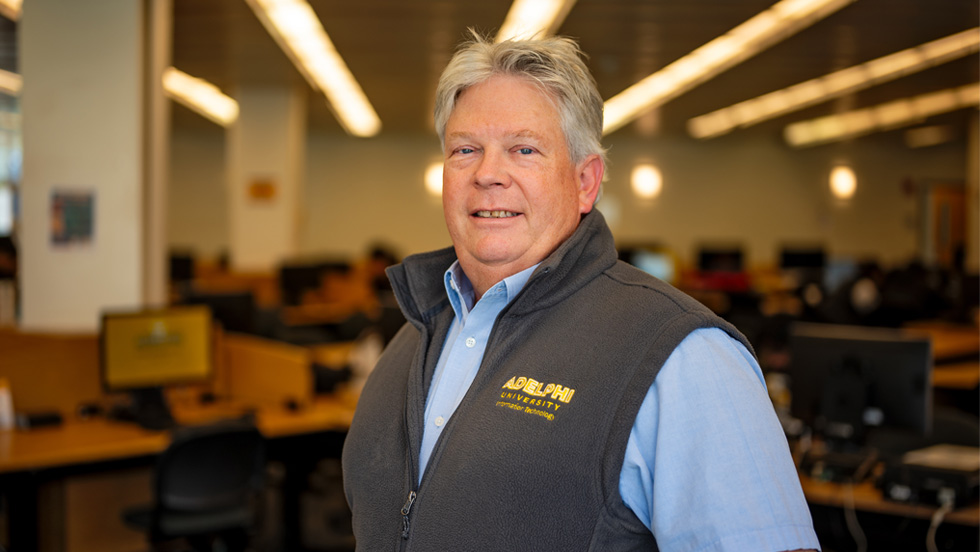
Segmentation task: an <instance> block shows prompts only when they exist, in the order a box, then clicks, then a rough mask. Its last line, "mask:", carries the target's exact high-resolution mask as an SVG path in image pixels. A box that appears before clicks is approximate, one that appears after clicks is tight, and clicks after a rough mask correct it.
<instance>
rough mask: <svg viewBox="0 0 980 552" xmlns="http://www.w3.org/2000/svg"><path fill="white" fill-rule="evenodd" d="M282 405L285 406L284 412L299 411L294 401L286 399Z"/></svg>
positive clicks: (297, 403) (296, 402)
mask: <svg viewBox="0 0 980 552" xmlns="http://www.w3.org/2000/svg"><path fill="white" fill-rule="evenodd" d="M282 405H283V406H285V407H286V410H288V411H290V412H297V411H299V409H300V404H299V401H297V400H296V399H286V400H285V401H283V403H282Z"/></svg>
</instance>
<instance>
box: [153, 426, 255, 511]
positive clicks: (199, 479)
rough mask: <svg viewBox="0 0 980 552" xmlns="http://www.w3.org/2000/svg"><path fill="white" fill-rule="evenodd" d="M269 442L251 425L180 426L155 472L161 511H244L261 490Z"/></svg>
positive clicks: (158, 504)
mask: <svg viewBox="0 0 980 552" xmlns="http://www.w3.org/2000/svg"><path fill="white" fill-rule="evenodd" d="M264 465H265V441H264V440H263V438H262V434H261V433H259V431H258V430H257V429H256V428H255V426H254V424H252V423H251V422H249V421H244V420H235V421H228V422H221V423H217V424H211V425H206V426H197V427H188V428H181V429H178V430H176V431H175V432H174V436H173V441H172V442H171V444H170V446H169V447H168V448H167V450H166V451H164V453H163V454H162V455H161V457H160V459H159V461H158V463H157V468H156V500H157V506H158V508H157V509H158V510H163V511H180V512H188V513H193V512H205V511H210V510H219V509H222V508H234V507H240V506H242V505H243V504H246V503H247V502H248V501H249V499H250V498H251V497H252V496H253V495H254V494H255V493H256V492H257V491H258V490H259V489H261V487H262V484H263V480H264Z"/></svg>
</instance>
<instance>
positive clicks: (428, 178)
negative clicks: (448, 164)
mask: <svg viewBox="0 0 980 552" xmlns="http://www.w3.org/2000/svg"><path fill="white" fill-rule="evenodd" d="M425 189H426V191H428V192H429V193H430V194H432V195H434V196H436V197H441V196H442V161H435V162H432V163H429V166H428V167H427V168H426V169H425Z"/></svg>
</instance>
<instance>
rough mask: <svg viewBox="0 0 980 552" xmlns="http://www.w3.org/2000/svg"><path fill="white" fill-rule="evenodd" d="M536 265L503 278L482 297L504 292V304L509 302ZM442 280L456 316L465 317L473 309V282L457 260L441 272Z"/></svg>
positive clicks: (474, 295)
mask: <svg viewBox="0 0 980 552" xmlns="http://www.w3.org/2000/svg"><path fill="white" fill-rule="evenodd" d="M538 264H540V263H538ZM537 267H538V265H534V266H532V267H529V268H526V269H524V270H522V271H520V272H518V273H517V274H513V275H511V276H508V277H506V278H504V279H503V280H501V281H499V282H497V283H496V284H494V286H493V287H491V288H490V289H489V290H487V292H486V294H484V297H492V296H496V295H499V294H501V293H502V294H505V301H504V304H505V305H507V304H509V303H510V302H511V301H513V300H514V298H515V297H517V294H519V293H520V292H521V290H522V289H524V285H525V284H527V281H528V280H529V279H530V278H531V274H532V273H533V272H534V269H535V268H537ZM443 281H444V283H445V286H446V294H447V295H448V296H449V302H450V303H451V304H452V306H453V310H454V311H456V316H457V317H459V318H461V319H462V318H466V315H467V314H469V312H470V311H471V310H472V309H473V304H474V303H475V299H476V293H475V292H474V291H473V284H472V283H470V279H469V278H467V277H466V274H465V273H464V272H463V268H462V267H461V266H459V261H455V262H453V264H452V266H450V267H449V269H448V270H446V272H445V273H444V274H443Z"/></svg>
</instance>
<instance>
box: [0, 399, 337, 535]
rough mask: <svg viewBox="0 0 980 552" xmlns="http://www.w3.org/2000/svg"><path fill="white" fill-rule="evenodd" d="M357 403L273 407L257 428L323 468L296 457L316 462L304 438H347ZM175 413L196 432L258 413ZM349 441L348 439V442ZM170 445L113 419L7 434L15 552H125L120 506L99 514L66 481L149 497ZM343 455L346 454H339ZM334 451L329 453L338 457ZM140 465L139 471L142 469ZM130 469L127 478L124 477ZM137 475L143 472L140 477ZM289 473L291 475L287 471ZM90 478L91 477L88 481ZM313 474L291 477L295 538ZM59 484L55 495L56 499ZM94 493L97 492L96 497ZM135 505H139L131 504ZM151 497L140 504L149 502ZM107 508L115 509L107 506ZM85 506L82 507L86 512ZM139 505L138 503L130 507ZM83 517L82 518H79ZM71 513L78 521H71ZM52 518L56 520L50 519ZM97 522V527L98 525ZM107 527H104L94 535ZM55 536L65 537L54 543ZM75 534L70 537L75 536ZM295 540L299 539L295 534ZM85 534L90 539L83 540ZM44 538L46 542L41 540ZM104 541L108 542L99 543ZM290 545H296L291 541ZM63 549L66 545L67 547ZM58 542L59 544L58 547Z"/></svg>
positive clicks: (217, 407) (219, 408)
mask: <svg viewBox="0 0 980 552" xmlns="http://www.w3.org/2000/svg"><path fill="white" fill-rule="evenodd" d="M355 404H356V398H355V397H354V396H353V395H352V394H348V393H343V392H341V393H338V394H336V395H332V396H327V397H318V398H317V399H316V400H314V401H313V402H312V403H310V404H308V405H306V406H304V407H301V408H300V409H298V410H296V411H293V410H289V409H288V408H286V407H285V406H283V405H282V404H281V403H273V404H268V405H265V406H264V407H262V408H260V409H258V410H255V411H254V415H255V421H256V425H257V426H258V428H259V430H260V431H261V432H262V434H263V435H264V436H266V437H267V438H268V439H270V440H271V441H270V453H271V452H272V450H273V448H275V446H277V445H276V444H277V443H279V442H281V441H286V442H292V441H295V439H292V440H291V439H289V438H290V437H296V438H299V439H301V441H299V443H301V444H303V445H304V446H299V447H297V446H296V443H294V444H293V446H292V448H290V449H289V450H290V451H291V452H290V453H288V456H287V457H286V458H285V459H283V460H284V461H286V463H287V464H289V463H290V462H292V463H294V464H296V465H300V466H306V465H315V462H316V461H318V460H319V459H320V458H296V456H304V455H311V454H312V455H316V454H318V452H311V451H316V450H317V447H312V446H311V447H307V446H305V445H306V444H308V443H307V441H304V440H302V439H304V436H309V437H311V438H313V439H315V440H316V441H317V442H319V441H322V440H323V438H322V435H329V434H330V432H336V433H339V434H342V433H343V432H345V431H346V430H347V428H349V427H350V423H351V420H352V418H353V414H354V406H355ZM172 406H173V411H174V416H175V418H176V419H177V421H178V422H179V423H181V424H184V425H195V424H201V423H207V422H213V421H217V420H219V419H222V418H229V417H238V416H240V415H242V414H244V413H246V412H248V411H249V410H250V408H249V407H248V406H247V405H244V404H236V403H232V402H217V403H212V404H209V405H201V404H200V403H188V404H179V403H178V404H174V405H172ZM341 441H342V438H341ZM169 443H170V434H169V433H168V432H163V431H150V430H146V429H142V428H140V427H139V426H137V425H135V424H133V423H127V422H119V421H113V420H107V419H105V418H102V417H99V418H94V419H89V420H68V421H66V422H65V423H63V424H62V425H60V426H57V427H45V428H38V429H34V430H31V431H19V430H15V431H0V490H2V491H3V493H4V494H5V495H6V497H7V499H8V502H7V504H8V506H9V508H8V510H7V517H8V521H9V524H8V526H7V528H8V532H9V538H10V541H11V542H10V545H11V547H10V549H11V550H40V549H44V550H62V549H64V548H68V549H74V548H72V546H70V544H69V542H78V541H79V540H80V539H81V540H82V541H83V542H84V543H85V546H84V548H85V549H91V550H107V549H111V547H108V544H111V545H112V546H115V547H116V548H115V549H119V550H124V549H131V547H128V548H127V547H120V546H118V545H119V541H113V540H112V537H111V536H108V535H107V533H108V534H114V533H113V532H114V531H115V533H116V534H118V533H119V532H123V533H127V530H126V529H124V528H122V525H121V523H120V522H119V520H118V511H120V510H121V508H120V507H118V504H115V503H110V504H107V503H101V504H100V507H99V508H94V509H92V508H88V507H86V506H84V504H87V503H90V502H91V501H90V500H80V499H77V498H76V499H73V498H72V497H73V496H76V495H77V494H78V493H77V492H76V493H70V492H68V491H67V490H65V488H66V487H65V483H64V481H65V480H66V479H71V480H76V481H77V480H80V481H81V483H79V484H76V485H75V486H74V487H72V488H73V489H78V488H80V487H83V486H85V485H88V486H89V488H91V487H92V485H93V481H94V484H97V485H102V488H105V486H106V482H107V480H112V481H111V482H110V488H112V489H116V491H115V492H113V491H109V492H110V493H114V494H111V496H108V497H107V498H111V499H114V500H115V501H116V502H119V501H120V500H121V498H120V496H117V495H122V496H130V495H131V494H132V490H129V492H126V490H127V489H126V487H127V486H128V487H133V486H134V485H135V486H136V487H138V488H140V489H142V488H145V489H146V491H145V492H149V489H150V485H149V480H150V470H149V466H150V465H151V463H152V457H153V456H155V455H157V454H159V453H161V452H162V451H163V450H164V449H166V447H167V445H168V444H169ZM337 450H338V451H339V447H337ZM337 453H338V452H337V451H333V452H331V453H329V454H337ZM134 466H137V467H134ZM120 470H122V471H120ZM134 470H136V471H134ZM286 471H287V472H289V468H287V470H286ZM83 474H85V475H83ZM306 475H307V474H306V473H294V474H291V475H290V474H288V473H287V477H288V478H290V479H291V480H295V481H292V482H290V485H291V486H292V487H291V489H293V490H294V491H295V492H293V493H292V494H291V495H289V496H288V497H286V498H284V499H283V500H282V504H281V506H282V508H283V510H282V517H283V520H284V522H285V523H286V524H287V527H289V530H290V534H289V535H287V537H293V536H295V537H296V538H298V534H299V533H298V531H299V519H300V518H299V515H298V514H299V504H298V501H299V496H298V495H299V493H300V492H301V491H302V489H303V488H305V487H304V486H303V485H304V484H305V481H306ZM52 482H54V483H55V484H54V491H53V492H54V495H52V491H51V488H52ZM45 489H47V496H49V497H51V496H54V498H53V503H54V507H55V509H56V510H58V511H57V512H52V511H50V510H45V509H41V510H40V511H39V505H41V504H44V503H46V501H45V499H44V498H43V496H44V495H45V493H44V492H42V491H44V490H45ZM90 494H91V493H90ZM130 499H131V498H130ZM148 499H149V496H146V497H144V498H142V499H138V500H137V501H138V502H143V501H145V500H148ZM107 502H112V501H111V500H107ZM79 504H82V505H81V506H80V505H79ZM130 504H132V503H130ZM79 510H82V511H79ZM69 514H71V516H73V517H74V518H82V519H81V520H79V519H69ZM42 518H52V519H42ZM93 520H94V521H93ZM99 523H101V524H102V525H103V526H104V527H96V528H92V526H93V524H95V525H97V524H99ZM52 533H58V534H60V536H57V537H52V536H51V534H52ZM69 533H70V534H71V535H75V536H74V537H72V538H69V536H68V534H69ZM293 533H295V535H293ZM78 535H84V537H79V536H78ZM39 537H41V539H40V541H39ZM126 538H128V539H130V541H131V542H133V543H135V544H136V545H139V543H141V542H142V537H141V536H139V535H138V534H137V533H132V534H131V535H129V534H127V535H126ZM96 539H102V540H101V541H100V542H95V540H96ZM287 540H288V539H287ZM59 542H60V544H59ZM52 543H54V544H52Z"/></svg>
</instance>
